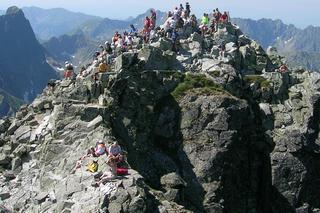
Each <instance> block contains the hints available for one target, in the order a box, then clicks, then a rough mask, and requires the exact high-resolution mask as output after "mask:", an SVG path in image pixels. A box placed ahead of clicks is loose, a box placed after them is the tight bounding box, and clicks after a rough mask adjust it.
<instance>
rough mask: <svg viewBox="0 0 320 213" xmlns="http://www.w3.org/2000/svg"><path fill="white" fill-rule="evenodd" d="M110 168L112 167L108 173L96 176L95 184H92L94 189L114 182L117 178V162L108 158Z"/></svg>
mask: <svg viewBox="0 0 320 213" xmlns="http://www.w3.org/2000/svg"><path fill="white" fill-rule="evenodd" d="M107 164H108V166H110V171H109V170H107V171H106V172H104V173H103V174H102V173H98V174H96V175H94V179H95V182H93V183H92V186H93V187H98V186H100V185H101V184H105V183H107V182H108V181H111V180H114V179H115V178H117V162H116V161H115V159H113V158H110V159H109V158H108V160H107Z"/></svg>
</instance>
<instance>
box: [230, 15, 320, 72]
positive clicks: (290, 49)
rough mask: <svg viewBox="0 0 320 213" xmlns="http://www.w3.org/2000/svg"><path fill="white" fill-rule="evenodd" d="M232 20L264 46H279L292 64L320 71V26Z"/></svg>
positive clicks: (265, 20)
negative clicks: (302, 26)
mask: <svg viewBox="0 0 320 213" xmlns="http://www.w3.org/2000/svg"><path fill="white" fill-rule="evenodd" d="M232 21H233V23H235V24H237V25H239V27H240V28H241V29H242V31H243V32H244V33H245V34H247V35H249V36H250V37H251V38H253V39H255V40H257V41H258V42H260V43H261V45H262V46H263V47H265V48H267V47H268V46H275V47H277V49H278V51H279V52H280V53H281V54H282V55H284V56H286V57H287V60H288V62H289V63H290V64H291V65H293V66H304V67H306V68H309V69H312V70H316V71H320V36H319V34H320V27H315V26H309V27H307V28H305V29H299V28H297V27H295V26H294V25H292V24H290V25H287V24H284V23H283V22H282V21H281V20H271V19H260V20H257V21H256V20H251V19H241V18H234V19H232Z"/></svg>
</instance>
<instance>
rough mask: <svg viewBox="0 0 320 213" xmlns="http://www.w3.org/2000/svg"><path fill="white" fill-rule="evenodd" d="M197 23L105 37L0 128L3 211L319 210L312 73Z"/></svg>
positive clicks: (228, 29) (318, 100)
mask: <svg viewBox="0 0 320 213" xmlns="http://www.w3.org/2000/svg"><path fill="white" fill-rule="evenodd" d="M205 16H206V15H205ZM169 20H171V21H172V18H170V17H169ZM196 21H197V19H196V18H195V17H192V21H190V22H189V24H186V25H184V26H183V30H182V31H180V35H179V39H178V40H179V43H178V44H177V43H175V42H174V41H175V40H174V39H173V38H172V37H170V38H168V37H169V36H167V35H166V34H165V33H164V32H163V30H162V29H158V31H157V32H156V33H154V34H153V37H151V36H150V40H148V38H146V36H144V37H143V38H141V37H140V36H133V37H134V41H133V42H132V43H129V42H130V40H128V41H129V42H128V46H126V45H125V44H123V43H121V37H120V35H118V34H116V36H118V37H116V36H115V37H114V39H113V41H112V42H109V43H106V44H105V46H102V49H103V50H101V51H100V52H97V54H95V55H94V60H92V63H90V64H88V65H86V66H84V68H83V69H82V71H81V73H79V74H78V75H77V76H76V78H75V79H72V78H71V79H70V77H69V76H67V79H63V80H58V81H54V82H53V81H50V84H49V85H48V87H46V89H45V90H44V92H43V93H42V94H41V95H39V96H38V97H37V98H36V99H35V100H34V101H33V102H32V103H31V104H29V105H26V106H23V107H22V108H21V109H20V110H19V111H18V112H17V114H16V115H15V117H12V118H5V119H3V120H0V147H1V149H0V166H1V178H0V184H1V186H2V187H1V188H0V197H1V200H2V205H1V206H0V208H3V209H1V210H3V211H8V212H10V211H16V212H19V211H20V212H24V211H25V212H104V213H106V212H110V213H119V212H124V213H136V212H141V213H143V212H156V213H171V212H172V213H174V212H178V213H189V212H213V213H215V212H227V213H233V212H235V213H237V212H246V213H247V212H259V213H284V212H285V213H291V212H292V213H293V212H313V213H318V212H319V208H320V199H319V197H320V190H319V181H318V180H319V179H320V173H319V169H318V168H319V165H320V157H319V150H320V148H319V147H320V143H319V141H320V140H319V133H320V128H319V122H320V95H319V94H320V74H319V73H312V72H309V71H307V70H304V69H292V68H290V67H285V66H284V64H283V58H282V57H280V56H279V55H278V54H277V51H276V49H274V48H270V49H268V51H267V52H266V51H265V50H264V49H263V48H262V46H261V45H259V44H258V43H257V42H256V41H253V40H251V39H250V38H248V37H246V36H244V35H243V33H242V31H241V30H240V29H239V27H237V26H235V25H232V24H231V23H230V22H228V21H220V22H219V23H218V24H217V25H216V27H217V28H216V29H213V30H212V31H210V32H207V31H205V28H202V30H203V31H202V32H201V34H199V33H198V32H199V31H198V29H199V26H198V25H197V24H196ZM205 21H206V17H204V22H205ZM147 25H148V22H146V26H145V31H147V30H148V29H147ZM150 26H151V27H152V25H150ZM175 27H176V26H174V25H172V28H173V29H172V30H173V31H172V33H173V34H172V35H174V33H175V31H174V30H176V28H175ZM180 27H182V26H181V25H180ZM178 29H179V28H178ZM179 30H180V29H179ZM150 34H151V33H150ZM124 37H125V35H124ZM110 43H112V44H121V45H116V46H115V47H114V49H112V48H111V51H110V48H108V47H110V46H108V45H111V44H110ZM125 48H128V49H125ZM107 65H108V66H107ZM70 66H71V64H68V65H67V67H66V68H67V69H68V73H69V71H70V70H71V68H70ZM119 145H120V146H121V147H119Z"/></svg>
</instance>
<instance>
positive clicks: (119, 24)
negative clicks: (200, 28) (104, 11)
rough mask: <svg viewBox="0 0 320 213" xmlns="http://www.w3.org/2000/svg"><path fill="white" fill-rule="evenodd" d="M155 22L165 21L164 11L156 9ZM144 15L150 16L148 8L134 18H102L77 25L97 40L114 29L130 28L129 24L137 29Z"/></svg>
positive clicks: (102, 38) (121, 30) (106, 35)
mask: <svg viewBox="0 0 320 213" xmlns="http://www.w3.org/2000/svg"><path fill="white" fill-rule="evenodd" d="M156 12H157V24H158V25H159V24H162V23H163V22H164V21H165V17H166V13H165V12H162V11H159V10H157V11H156ZM146 16H150V9H149V10H147V11H146V12H145V13H143V14H140V15H138V16H137V17H135V18H132V17H131V18H128V19H126V20H114V19H109V18H104V19H102V20H95V21H92V20H91V21H88V22H85V23H84V24H83V25H81V26H80V27H79V29H81V30H82V31H83V32H84V33H85V34H86V35H88V36H90V37H91V38H94V39H98V40H105V39H108V38H111V37H112V36H113V34H114V32H115V31H119V32H123V31H126V30H129V29H130V24H133V25H134V26H135V27H136V28H137V29H142V28H143V22H144V19H145V17H146Z"/></svg>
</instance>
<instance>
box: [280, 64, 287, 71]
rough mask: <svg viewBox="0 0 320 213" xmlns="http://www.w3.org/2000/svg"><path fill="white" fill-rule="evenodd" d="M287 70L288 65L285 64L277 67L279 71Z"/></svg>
mask: <svg viewBox="0 0 320 213" xmlns="http://www.w3.org/2000/svg"><path fill="white" fill-rule="evenodd" d="M287 71H288V67H287V66H286V65H285V64H281V66H280V67H279V72H280V73H286V72H287Z"/></svg>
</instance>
